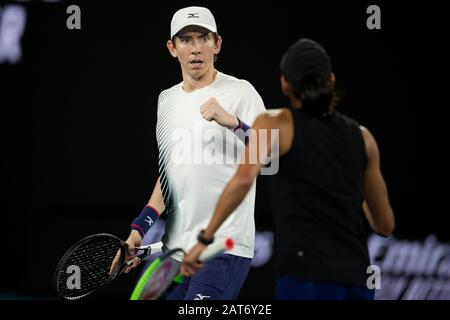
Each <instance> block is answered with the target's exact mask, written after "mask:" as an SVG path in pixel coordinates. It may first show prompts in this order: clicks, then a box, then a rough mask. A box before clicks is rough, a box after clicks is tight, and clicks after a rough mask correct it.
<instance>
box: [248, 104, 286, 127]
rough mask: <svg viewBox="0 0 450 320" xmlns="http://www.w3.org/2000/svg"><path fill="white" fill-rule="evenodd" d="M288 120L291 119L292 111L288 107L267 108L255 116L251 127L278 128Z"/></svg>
mask: <svg viewBox="0 0 450 320" xmlns="http://www.w3.org/2000/svg"><path fill="white" fill-rule="evenodd" d="M290 121H292V113H291V111H290V110H289V109H288V108H281V109H269V110H267V112H264V113H262V114H260V115H259V116H258V117H257V118H256V120H255V123H254V125H253V127H255V128H280V127H282V126H283V125H286V124H288V123H289V122H290Z"/></svg>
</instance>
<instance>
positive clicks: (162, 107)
mask: <svg viewBox="0 0 450 320" xmlns="http://www.w3.org/2000/svg"><path fill="white" fill-rule="evenodd" d="M221 45H222V38H221V37H220V36H219V35H218V33H217V26H216V22H215V19H214V17H213V15H212V13H211V12H210V11H209V10H208V9H207V8H203V7H188V8H183V9H181V10H179V11H177V12H176V13H175V14H174V16H173V18H172V22H171V30H170V40H168V41H167V48H168V50H169V52H170V54H171V55H172V56H173V57H174V58H177V59H178V62H179V63H180V67H181V74H182V78H183V81H182V82H181V83H178V84H177V85H175V86H173V87H171V88H169V89H167V90H164V91H163V92H161V94H160V96H159V99H158V121H157V128H156V135H157V142H158V147H159V179H158V181H157V183H156V186H155V188H154V190H153V193H152V196H151V198H150V200H149V202H148V204H147V205H146V207H145V208H144V209H143V210H142V212H141V214H140V216H139V217H137V218H136V219H135V220H134V221H133V223H132V226H131V228H132V231H131V234H130V236H129V238H128V240H127V243H128V245H129V254H128V257H127V259H130V258H133V257H134V248H135V246H137V245H140V243H141V239H142V237H143V236H144V234H145V233H146V232H147V231H148V229H149V228H150V227H151V225H152V224H153V222H154V221H155V219H157V218H158V217H159V215H160V213H161V212H163V211H164V210H165V211H166V212H167V222H166V231H165V234H164V236H163V243H164V248H165V249H173V248H178V247H181V248H184V249H185V250H186V251H187V250H189V249H190V248H191V247H192V246H194V245H195V244H196V243H197V242H198V241H200V242H202V243H205V244H209V243H211V242H212V241H213V239H211V238H206V237H203V236H202V235H203V229H204V228H205V227H206V226H207V224H208V222H209V220H210V218H211V215H212V213H213V211H214V207H215V205H216V202H217V200H218V198H219V196H220V194H221V192H222V190H223V189H224V187H225V185H226V184H227V182H228V181H229V180H230V179H231V177H232V176H233V175H234V173H235V172H236V169H237V167H238V162H239V160H240V158H241V156H240V155H241V154H242V152H243V150H244V147H245V145H244V143H243V142H244V141H245V140H242V139H238V138H237V135H236V134H235V133H236V131H237V130H238V129H242V130H239V132H241V133H242V131H244V132H245V131H246V130H248V129H249V128H250V126H249V125H251V124H252V123H253V121H254V120H255V119H256V117H257V116H258V115H259V114H261V113H263V112H265V107H264V104H263V101H262V99H261V97H260V96H259V94H258V93H257V92H256V90H255V89H254V87H253V86H252V85H251V84H250V83H249V82H247V81H245V80H240V79H236V78H234V77H232V76H229V75H226V74H224V73H221V72H219V71H217V70H216V69H215V66H214V63H215V60H216V57H217V54H218V53H219V52H220V49H221ZM198 132H200V135H199V134H198ZM201 132H203V133H206V134H203V135H202V134H201ZM241 138H242V137H241ZM180 140H181V143H180ZM218 145H219V148H217V146H218ZM214 147H215V148H214ZM211 148H213V150H212V151H213V152H211ZM180 149H181V150H182V152H181V153H183V152H185V154H188V155H193V157H194V159H192V157H184V158H182V159H180V158H179V157H178V158H177V156H176V155H178V154H179V151H180ZM186 149H189V150H186ZM235 149H237V152H236V151H235ZM212 154H214V156H213V157H211V155H212ZM196 155H200V159H198V158H195V157H196ZM175 158H177V159H175ZM218 159H219V161H218ZM196 160H197V161H196ZM198 160H200V161H198ZM254 206H255V184H253V186H252V188H251V190H250V192H249V193H248V195H247V196H246V198H245V200H244V201H243V203H242V205H240V206H239V207H238V208H236V210H234V212H233V214H232V215H231V216H230V218H229V219H228V220H227V221H226V222H225V223H224V224H223V225H222V227H221V228H220V229H219V230H218V231H217V232H216V233H215V241H224V240H225V239H226V238H228V237H230V236H231V237H232V238H233V240H234V242H235V246H234V248H233V249H232V250H230V251H228V252H227V254H222V255H219V256H217V257H216V258H214V259H213V260H211V261H208V262H207V263H206V266H205V268H204V269H202V270H201V271H200V272H198V273H197V274H195V275H194V276H192V277H190V278H188V279H187V280H186V281H185V282H184V283H183V284H180V285H178V287H176V288H175V289H174V290H173V291H172V292H170V293H169V294H168V296H167V299H177V300H182V299H187V300H196V299H197V300H198V299H202V300H203V299H236V298H237V297H238V295H239V292H240V290H241V288H242V285H243V284H244V282H245V279H246V277H247V274H248V271H249V268H250V263H251V259H252V258H253V253H254V239H255V224H254ZM175 259H177V260H179V261H181V260H182V259H183V257H182V256H181V255H180V256H177V257H175ZM137 264H139V260H136V262H135V263H134V264H133V265H132V266H130V268H129V269H127V270H126V272H128V271H129V270H130V269H131V268H133V267H135V266H136V265H137Z"/></svg>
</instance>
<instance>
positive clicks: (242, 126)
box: [233, 117, 251, 144]
mask: <svg viewBox="0 0 450 320" xmlns="http://www.w3.org/2000/svg"><path fill="white" fill-rule="evenodd" d="M236 119H237V120H238V123H239V124H238V125H237V127H236V128H234V130H233V131H234V133H236V135H237V136H238V137H239V139H241V140H242V141H244V143H245V144H247V143H248V135H246V134H245V133H246V132H247V131H248V129H250V128H251V127H250V126H249V125H248V124H246V123H245V122H244V121H241V119H239V118H238V117H236ZM236 131H237V132H236Z"/></svg>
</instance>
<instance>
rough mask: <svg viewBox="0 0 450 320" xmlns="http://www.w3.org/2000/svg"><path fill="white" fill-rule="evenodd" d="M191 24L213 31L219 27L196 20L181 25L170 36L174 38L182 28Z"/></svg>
mask: <svg viewBox="0 0 450 320" xmlns="http://www.w3.org/2000/svg"><path fill="white" fill-rule="evenodd" d="M189 26H198V27H202V28H205V29H206V30H209V31H211V32H217V29H216V28H214V27H213V26H211V25H209V24H206V23H200V22H198V23H195V22H194V23H187V24H184V25H181V26H180V27H178V28H177V30H176V31H174V33H173V34H172V35H170V37H171V38H173V36H174V35H176V34H177V33H179V32H180V31H181V30H183V29H184V28H186V27H189Z"/></svg>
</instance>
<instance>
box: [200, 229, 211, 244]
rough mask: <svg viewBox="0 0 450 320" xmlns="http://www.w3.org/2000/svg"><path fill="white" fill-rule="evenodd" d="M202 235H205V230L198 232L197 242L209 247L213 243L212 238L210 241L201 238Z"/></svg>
mask: <svg viewBox="0 0 450 320" xmlns="http://www.w3.org/2000/svg"><path fill="white" fill-rule="evenodd" d="M204 233H205V230H200V232H199V233H198V236H197V240H198V242H200V243H203V244H204V245H210V244H211V243H213V242H214V237H212V238H211V239H210V240H208V239H205V238H204V237H203V234H204Z"/></svg>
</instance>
